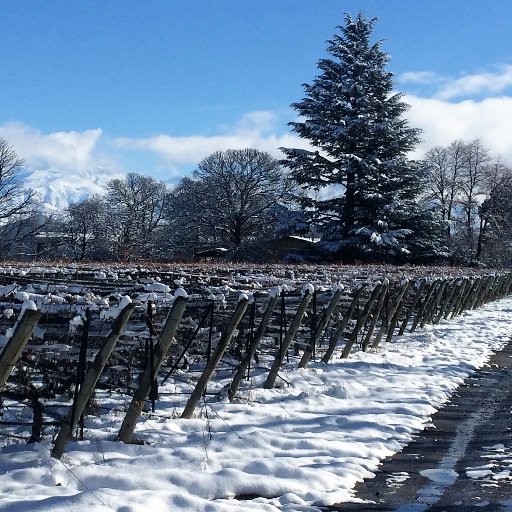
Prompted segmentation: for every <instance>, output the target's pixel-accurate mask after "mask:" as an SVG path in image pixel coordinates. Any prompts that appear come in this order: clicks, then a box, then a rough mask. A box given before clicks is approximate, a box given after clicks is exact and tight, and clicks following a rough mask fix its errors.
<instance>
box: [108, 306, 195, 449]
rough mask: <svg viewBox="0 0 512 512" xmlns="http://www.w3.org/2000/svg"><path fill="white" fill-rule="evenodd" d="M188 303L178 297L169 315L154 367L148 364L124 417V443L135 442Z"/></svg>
mask: <svg viewBox="0 0 512 512" xmlns="http://www.w3.org/2000/svg"><path fill="white" fill-rule="evenodd" d="M187 302H188V298H187V297H182V296H178V297H176V299H175V300H174V303H173V305H172V308H171V310H170V311H169V314H168V315H167V319H166V321H165V325H164V328H163V330H162V334H161V335H160V340H159V342H158V345H157V346H156V347H155V349H154V355H153V357H152V358H151V359H152V360H153V361H152V365H151V364H146V367H145V368H144V373H143V374H142V376H141V379H140V383H139V387H138V388H137V390H136V391H135V393H134V395H133V398H132V401H131V403H130V405H129V406H128V411H127V412H126V416H125V417H124V420H123V423H122V425H121V428H120V429H119V435H118V438H119V440H120V441H122V442H123V443H131V442H132V441H133V432H134V430H135V426H136V424H137V420H138V419H139V417H140V415H141V413H142V409H143V408H144V403H145V401H146V398H147V397H148V395H149V393H150V391H151V387H152V384H153V382H154V380H155V379H156V376H157V374H158V371H159V370H160V367H161V366H162V362H163V360H164V358H165V356H166V355H167V352H168V350H169V347H170V346H171V343H172V341H173V339H174V338H175V336H176V332H177V331H178V325H179V323H180V321H181V317H182V316H183V312H184V311H185V307H186V306H187ZM151 359H150V361H151Z"/></svg>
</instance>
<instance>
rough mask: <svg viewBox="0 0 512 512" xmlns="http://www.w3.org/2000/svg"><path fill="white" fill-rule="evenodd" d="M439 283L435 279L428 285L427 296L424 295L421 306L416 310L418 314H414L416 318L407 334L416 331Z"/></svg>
mask: <svg viewBox="0 0 512 512" xmlns="http://www.w3.org/2000/svg"><path fill="white" fill-rule="evenodd" d="M440 282H441V281H440V280H439V279H435V280H434V281H432V282H431V283H430V286H429V288H428V291H427V294H426V295H425V299H424V300H423V302H422V304H421V305H420V307H419V308H418V312H417V313H416V316H415V317H414V321H413V323H412V326H411V328H410V329H409V332H414V331H415V330H416V327H417V326H418V324H419V322H420V320H421V319H422V318H423V315H424V314H425V311H426V310H427V307H428V305H429V303H430V299H431V297H432V295H433V294H434V291H435V290H436V288H437V287H438V285H439V283H440Z"/></svg>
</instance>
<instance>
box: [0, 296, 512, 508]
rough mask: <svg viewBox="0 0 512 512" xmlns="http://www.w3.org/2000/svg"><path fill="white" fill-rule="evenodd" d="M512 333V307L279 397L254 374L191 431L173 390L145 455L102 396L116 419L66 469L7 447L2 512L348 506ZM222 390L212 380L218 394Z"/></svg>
mask: <svg viewBox="0 0 512 512" xmlns="http://www.w3.org/2000/svg"><path fill="white" fill-rule="evenodd" d="M511 323H512V298H507V299H503V300H501V301H499V302H496V303H493V304H488V305H486V306H484V307H483V308H480V309H478V310H473V311H469V312H466V313H463V314H462V315H461V316H459V317H458V318H456V319H454V320H450V321H449V322H446V321H443V322H441V323H440V324H438V325H435V326H429V327H427V328H426V329H424V330H420V331H417V332H415V333H414V334H409V335H404V336H402V337H400V338H397V339H396V340H395V341H393V342H392V343H389V344H384V345H383V346H382V347H381V348H380V349H379V350H378V351H377V352H369V353H363V352H354V353H353V354H351V356H350V358H349V359H343V360H342V359H339V358H337V357H336V358H333V359H332V360H331V363H330V364H328V365H327V364H323V363H310V365H309V366H308V368H307V369H303V370H298V369H297V361H290V362H289V363H288V364H286V365H285V366H284V368H283V369H282V370H281V372H280V378H279V379H278V385H279V386H280V387H278V388H275V389H272V390H265V389H263V387H262V382H263V380H264V379H265V377H266V372H264V371H263V370H261V374H259V373H258V371H255V372H253V374H252V378H251V380H249V381H246V382H245V383H244V385H243V387H242V388H241V390H240V392H239V394H240V396H241V397H242V398H241V399H240V400H238V401H236V402H232V403H230V402H229V401H228V400H227V399H224V400H221V401H220V402H211V401H209V402H208V403H206V402H205V403H204V404H203V405H202V407H199V408H198V409H197V410H196V415H195V417H194V419H191V420H186V419H181V418H180V414H181V411H182V410H183V406H184V403H185V400H186V397H187V394H186V393H189V392H190V386H191V383H190V382H187V381H186V380H185V379H183V380H179V379H175V380H174V381H171V380H169V381H168V382H167V383H166V385H165V386H163V387H161V388H160V392H161V399H160V400H159V402H158V403H157V412H156V413H154V414H150V413H147V414H145V415H144V417H143V418H141V420H140V421H139V424H138V427H137V430H136V438H137V439H138V440H140V441H141V444H133V445H124V444H122V443H120V442H118V441H116V440H115V438H116V435H117V432H118V429H119V426H120V424H121V421H122V418H123V416H124V410H125V407H126V405H127V402H126V400H128V397H124V398H119V397H114V396H110V397H109V396H108V395H107V394H106V393H105V394H104V395H102V394H98V395H97V397H98V400H99V402H100V403H101V405H102V407H104V408H106V409H103V410H104V411H105V410H106V411H108V412H107V413H106V414H102V415H101V416H89V417H87V422H86V432H85V438H86V440H84V441H81V442H73V443H70V444H69V445H68V447H67V452H66V453H65V455H64V456H63V458H62V460H61V461H57V460H55V459H53V458H51V457H50V448H51V445H50V441H49V440H48V441H45V442H43V443H41V444H35V445H15V444H11V445H8V446H5V447H4V448H3V449H2V452H1V455H0V511H29V510H30V511H32V510H34V511H35V510H37V511H46V510H47V511H52V512H53V511H66V512H67V511H73V512H80V511H84V512H85V511H87V512H93V511H94V512H96V511H98V512H99V511H107V510H116V511H118V512H138V511H141V512H142V511H147V510H151V511H153V512H157V511H162V512H163V511H171V510H179V511H205V512H206V511H208V512H217V511H219V512H220V511H244V510H247V511H256V510H258V511H259V510H261V511H269V512H270V511H277V510H283V511H312V510H317V509H318V507H319V506H321V505H322V504H332V503H336V502H340V501H346V500H349V499H350V497H351V489H352V487H353V485H354V484H355V482H356V481H358V480H360V479H362V478H364V477H368V476H371V474H372V472H373V471H375V469H376V468H377V465H378V463H379V461H380V460H381V459H382V458H384V457H386V456H387V455H390V454H392V453H394V452H397V451H399V450H400V449H401V447H402V446H403V445H405V444H406V443H407V442H408V441H409V440H410V439H411V436H412V434H413V433H414V432H416V431H418V430H420V429H422V428H423V427H424V426H425V424H426V423H428V422H429V417H430V416H431V415H432V414H433V413H434V412H435V410H436V409H437V408H438V407H439V406H440V405H441V404H442V403H443V402H445V401H446V400H447V399H448V397H449V396H450V394H451V393H452V392H453V390H454V389H455V388H456V387H457V386H458V385H459V384H460V383H461V382H462V381H463V379H464V378H465V377H466V376H467V375H469V374H470V373H471V372H472V371H474V369H476V368H479V367H481V366H482V365H483V364H484V363H485V361H486V360H487V359H488V358H489V356H490V354H491V353H492V352H493V351H496V350H498V349H500V347H502V346H503V345H504V344H505V343H506V342H507V340H508V338H509V336H510V325H511ZM228 377H229V376H226V378H228ZM225 382H228V381H227V380H226V381H225ZM225 382H224V383H225ZM222 386H223V381H222V374H221V375H217V377H216V379H215V384H212V385H211V387H212V389H209V391H211V390H215V389H221V388H222ZM182 392H186V393H184V394H182ZM142 442H143V443H142ZM473 469H474V471H475V472H476V471H478V472H480V471H481V468H473ZM485 469H487V468H485ZM479 474H480V473H479Z"/></svg>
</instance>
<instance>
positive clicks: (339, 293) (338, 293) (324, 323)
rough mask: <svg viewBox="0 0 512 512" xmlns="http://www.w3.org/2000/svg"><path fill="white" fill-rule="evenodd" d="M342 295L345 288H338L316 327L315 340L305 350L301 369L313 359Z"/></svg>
mask: <svg viewBox="0 0 512 512" xmlns="http://www.w3.org/2000/svg"><path fill="white" fill-rule="evenodd" d="M342 294H343V286H338V288H337V289H336V291H335V292H334V295H333V297H332V299H331V300H330V302H329V306H327V309H326V310H325V313H324V314H323V315H322V318H321V319H320V322H318V325H317V326H316V329H315V333H314V335H313V339H312V340H311V344H309V345H308V346H307V347H306V349H305V350H304V354H303V355H302V359H301V360H300V363H299V368H305V367H306V365H307V364H308V362H309V360H310V359H311V355H312V354H313V352H314V345H316V344H317V343H318V340H319V339H320V336H321V335H322V332H323V331H324V329H325V328H326V327H327V325H328V324H329V321H330V320H331V317H332V315H333V313H334V310H335V309H336V306H337V305H338V302H339V301H340V300H341V296H342Z"/></svg>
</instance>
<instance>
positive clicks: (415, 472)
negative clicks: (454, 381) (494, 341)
mask: <svg viewBox="0 0 512 512" xmlns="http://www.w3.org/2000/svg"><path fill="white" fill-rule="evenodd" d="M354 497H355V498H357V499H361V500H365V501H367V502H366V503H340V504H339V505H336V506H333V507H330V508H329V509H328V510H330V511H368V512H370V511H391V510H393V511H396V512H442V511H444V512H454V511H459V512H461V511H467V512H470V511H475V512H476V511H480V512H482V511H483V512H490V511H492V512H506V511H508V512H512V342H509V343H508V344H507V346H506V347H505V348H504V349H503V350H501V351H500V352H497V353H496V354H494V355H493V356H492V357H491V359H490V360H489V362H488V363H487V364H486V365H485V366H484V367H483V368H482V369H480V370H479V371H477V372H476V373H475V374H474V375H473V376H471V377H469V378H468V379H466V381H465V382H464V384H463V385H461V386H460V387H459V389H458V390H457V391H456V392H455V393H454V394H453V396H452V398H451V399H450V401H449V402H447V403H446V404H445V405H444V406H443V407H442V408H441V409H440V410H439V411H438V412H437V413H436V414H435V415H434V416H433V417H432V423H431V425H430V426H429V427H427V428H425V429H424V430H423V431H422V432H420V433H418V434H417V435H416V436H415V438H414V440H413V441H411V443H409V444H408V445H407V446H406V447H405V448H404V449H403V450H402V452H400V453H397V454H395V455H394V456H393V457H390V458H388V459H386V460H385V461H384V462H383V463H382V464H381V466H380V468H379V471H378V472H377V474H376V475H375V477H374V478H372V479H371V480H366V481H364V482H361V483H360V484H358V485H356V487H355V490H354Z"/></svg>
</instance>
